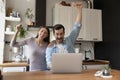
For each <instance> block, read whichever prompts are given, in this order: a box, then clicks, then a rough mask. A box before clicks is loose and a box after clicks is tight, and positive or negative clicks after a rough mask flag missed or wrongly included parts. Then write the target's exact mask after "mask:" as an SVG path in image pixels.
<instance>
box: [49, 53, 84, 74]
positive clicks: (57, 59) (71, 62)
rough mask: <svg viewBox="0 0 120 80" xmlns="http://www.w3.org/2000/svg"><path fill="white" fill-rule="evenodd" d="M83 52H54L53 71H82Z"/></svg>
mask: <svg viewBox="0 0 120 80" xmlns="http://www.w3.org/2000/svg"><path fill="white" fill-rule="evenodd" d="M82 59H83V54H82V53H53V54H52V68H51V71H52V72H53V73H80V72H81V71H82Z"/></svg>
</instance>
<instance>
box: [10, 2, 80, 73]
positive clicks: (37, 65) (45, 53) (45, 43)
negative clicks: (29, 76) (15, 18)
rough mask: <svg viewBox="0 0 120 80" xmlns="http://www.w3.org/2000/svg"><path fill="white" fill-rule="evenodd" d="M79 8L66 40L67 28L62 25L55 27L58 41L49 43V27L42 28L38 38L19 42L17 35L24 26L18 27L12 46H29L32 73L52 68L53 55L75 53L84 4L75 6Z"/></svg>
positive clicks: (75, 4)
mask: <svg viewBox="0 0 120 80" xmlns="http://www.w3.org/2000/svg"><path fill="white" fill-rule="evenodd" d="M73 5H74V7H76V8H77V17H76V21H75V24H74V27H73V30H72V31H71V33H70V35H69V36H68V37H66V38H64V34H65V28H64V26H63V25H61V24H56V25H54V28H53V33H54V36H55V38H56V40H54V41H52V42H51V43H49V37H50V36H49V35H50V31H49V29H48V28H47V27H45V26H41V27H40V29H39V31H38V33H37V36H36V37H35V38H34V37H31V38H28V39H25V40H23V41H20V42H17V41H16V38H17V34H18V33H19V31H20V29H21V27H22V25H17V26H16V33H15V35H14V36H13V38H12V40H11V44H10V45H11V46H13V47H19V46H24V45H27V46H28V47H29V55H30V57H29V60H30V71H36V70H47V69H49V68H51V67H52V66H51V63H52V61H51V58H52V53H59V52H60V51H61V50H62V52H68V53H73V52H74V42H75V41H76V38H77V37H78V35H79V31H80V28H81V17H82V15H81V14H82V3H81V2H77V3H74V4H73Z"/></svg>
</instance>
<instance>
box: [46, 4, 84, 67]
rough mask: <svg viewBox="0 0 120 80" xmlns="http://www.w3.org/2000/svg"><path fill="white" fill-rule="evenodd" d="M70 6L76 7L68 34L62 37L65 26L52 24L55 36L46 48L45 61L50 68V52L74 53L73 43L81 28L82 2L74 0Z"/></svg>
mask: <svg viewBox="0 0 120 80" xmlns="http://www.w3.org/2000/svg"><path fill="white" fill-rule="evenodd" d="M72 6H74V7H76V8H77V17H76V21H75V24H74V27H73V30H72V31H71V33H70V35H69V36H68V37H66V38H64V35H65V28H64V26H63V25H61V24H56V25H54V29H53V33H54V36H55V39H56V40H55V41H53V42H52V43H51V44H53V45H51V44H50V46H48V47H47V49H46V62H47V66H48V68H51V67H52V66H51V63H52V53H74V52H75V51H74V43H75V41H76V39H77V37H78V35H79V31H80V28H81V19H82V15H81V14H82V3H81V2H76V3H72Z"/></svg>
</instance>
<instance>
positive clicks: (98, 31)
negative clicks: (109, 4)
mask: <svg viewBox="0 0 120 80" xmlns="http://www.w3.org/2000/svg"><path fill="white" fill-rule="evenodd" d="M53 11H54V12H53V15H54V16H53V25H55V24H62V25H64V26H65V29H66V31H65V32H66V33H65V36H68V35H69V33H70V32H71V29H72V27H73V24H74V22H75V19H76V15H77V11H76V9H75V8H74V7H70V6H62V5H59V4H55V7H54V10H53ZM101 12H102V11H101V10H97V9H88V8H83V9H82V27H81V30H80V33H79V36H78V38H77V40H79V41H102V18H101V16H102V13H101Z"/></svg>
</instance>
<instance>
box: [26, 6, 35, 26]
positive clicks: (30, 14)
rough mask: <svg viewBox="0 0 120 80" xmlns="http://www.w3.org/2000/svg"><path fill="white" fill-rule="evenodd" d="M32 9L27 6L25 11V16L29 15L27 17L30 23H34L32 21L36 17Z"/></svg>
mask: <svg viewBox="0 0 120 80" xmlns="http://www.w3.org/2000/svg"><path fill="white" fill-rule="evenodd" d="M32 11H33V10H32V9H30V8H27V9H26V11H25V16H26V17H27V19H28V20H29V21H28V25H33V23H32V19H33V17H34V15H33V13H32Z"/></svg>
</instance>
